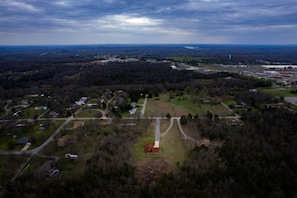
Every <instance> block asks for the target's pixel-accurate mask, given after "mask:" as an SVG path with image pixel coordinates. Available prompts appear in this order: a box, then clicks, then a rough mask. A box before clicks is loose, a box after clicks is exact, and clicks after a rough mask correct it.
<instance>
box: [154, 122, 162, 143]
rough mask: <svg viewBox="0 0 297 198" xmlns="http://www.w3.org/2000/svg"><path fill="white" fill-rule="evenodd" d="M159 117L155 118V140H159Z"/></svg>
mask: <svg viewBox="0 0 297 198" xmlns="http://www.w3.org/2000/svg"><path fill="white" fill-rule="evenodd" d="M160 121H161V120H160V119H156V133H155V141H160Z"/></svg>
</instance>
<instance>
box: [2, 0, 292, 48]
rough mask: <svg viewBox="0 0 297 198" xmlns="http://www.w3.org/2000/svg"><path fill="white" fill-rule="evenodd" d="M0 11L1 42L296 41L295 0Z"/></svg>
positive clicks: (91, 0)
mask: <svg viewBox="0 0 297 198" xmlns="http://www.w3.org/2000/svg"><path fill="white" fill-rule="evenodd" d="M0 11H1V12H0V36H1V39H0V42H1V43H3V44H10V43H11V44H18V42H23V43H28V44H29V43H31V42H33V41H34V42H39V43H41V44H42V42H44V43H45V44H50V43H53V44H55V43H63V41H64V42H65V39H64V38H67V39H68V40H67V42H68V43H76V42H80V43H102V42H103V40H104V42H106V43H112V42H121V43H131V42H140V43H141V42H142V43H145V42H154V43H158V42H163V43H170V42H180V43H181V42H185V43H191V42H192V43H216V42H218V43H237V42H240V40H241V39H246V40H249V41H250V42H254V43H268V44H269V43H273V42H276V40H275V39H279V40H277V43H282V42H285V43H287V42H293V43H296V42H297V41H296V33H295V32H297V5H296V0H285V1H280V0H269V1H268V0H259V1H255V2H254V1H246V0H185V1H180V0H179V1H177V0H130V1H128V0H123V1H120V0H101V1H98V0H80V1H76V0H60V1H58V0H52V1H48V0H22V1H21V0H0ZM265 34H269V38H274V41H270V40H265V36H261V35H265ZM280 34H281V35H282V37H279V35H280ZM25 35H27V38H26V36H25ZM78 35H80V36H81V37H82V38H79V39H80V40H77V39H74V38H77V37H78ZM34 36H35V37H36V38H37V39H34ZM49 36H50V37H49ZM284 37H286V40H285V41H284V40H282V38H284ZM38 38H39V39H40V40H38ZM71 38H72V39H73V40H71ZM99 38H100V39H99ZM135 38H137V39H136V40H135ZM259 38H261V40H259ZM26 39H27V40H26ZM32 39H33V40H32ZM263 39H264V40H263ZM1 43H0V44H1Z"/></svg>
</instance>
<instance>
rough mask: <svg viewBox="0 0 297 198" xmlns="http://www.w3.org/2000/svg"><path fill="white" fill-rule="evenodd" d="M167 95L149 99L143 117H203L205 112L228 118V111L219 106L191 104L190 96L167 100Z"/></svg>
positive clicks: (197, 102) (198, 102) (199, 103)
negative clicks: (189, 115) (196, 115)
mask: <svg viewBox="0 0 297 198" xmlns="http://www.w3.org/2000/svg"><path fill="white" fill-rule="evenodd" d="M169 97H170V95H169V94H161V95H160V96H159V99H156V98H149V99H148V103H147V108H146V112H145V116H164V117H165V116H166V114H167V113H169V114H170V115H171V116H182V115H188V114H189V113H191V114H192V115H193V116H194V115H195V114H198V115H199V116H205V114H206V112H207V111H210V112H211V113H212V114H217V115H219V116H229V115H231V113H230V111H229V110H228V109H226V108H225V107H224V106H223V105H221V104H216V105H213V104H209V103H207V104H204V103H201V102H200V101H196V102H193V101H192V100H191V96H189V95H184V96H176V97H175V98H173V99H169Z"/></svg>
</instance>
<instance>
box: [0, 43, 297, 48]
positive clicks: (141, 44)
mask: <svg viewBox="0 0 297 198" xmlns="http://www.w3.org/2000/svg"><path fill="white" fill-rule="evenodd" d="M113 45H114V46H189V47H190V46H206V45H207V46H296V47H297V44H237V43H200V44H199V43H102V44H100V43H98V44H75V43H73V44H7V45H2V44H0V47H27V46H28V47H31V46H32V47H43V46H44V47H45V46H113Z"/></svg>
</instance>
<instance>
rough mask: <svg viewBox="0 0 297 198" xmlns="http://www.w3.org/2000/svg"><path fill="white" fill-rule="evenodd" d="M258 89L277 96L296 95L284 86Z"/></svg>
mask: <svg viewBox="0 0 297 198" xmlns="http://www.w3.org/2000/svg"><path fill="white" fill-rule="evenodd" d="M259 90H260V91H265V92H267V93H270V94H272V95H275V96H278V97H281V96H282V97H290V96H297V94H293V93H290V91H291V90H292V89H284V88H261V89H259Z"/></svg>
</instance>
